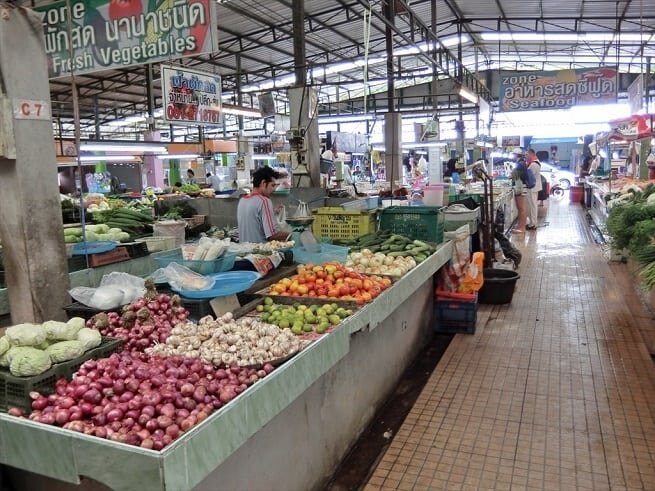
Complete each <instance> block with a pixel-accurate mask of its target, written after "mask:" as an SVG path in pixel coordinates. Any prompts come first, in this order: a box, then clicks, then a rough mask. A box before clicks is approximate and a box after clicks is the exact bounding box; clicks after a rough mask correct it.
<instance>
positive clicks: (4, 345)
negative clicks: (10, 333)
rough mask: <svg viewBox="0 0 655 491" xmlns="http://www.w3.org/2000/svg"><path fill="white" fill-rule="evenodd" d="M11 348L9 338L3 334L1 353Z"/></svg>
mask: <svg viewBox="0 0 655 491" xmlns="http://www.w3.org/2000/svg"><path fill="white" fill-rule="evenodd" d="M9 348H11V344H9V340H8V339H7V338H6V337H5V336H2V337H1V338H0V355H4V354H5V353H6V352H7V351H9Z"/></svg>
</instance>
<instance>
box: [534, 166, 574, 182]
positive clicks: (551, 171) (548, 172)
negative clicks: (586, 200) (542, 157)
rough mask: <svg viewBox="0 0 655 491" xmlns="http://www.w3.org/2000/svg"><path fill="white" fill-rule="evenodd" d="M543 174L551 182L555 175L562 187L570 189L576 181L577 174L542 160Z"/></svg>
mask: <svg viewBox="0 0 655 491" xmlns="http://www.w3.org/2000/svg"><path fill="white" fill-rule="evenodd" d="M541 175H542V176H544V177H545V178H546V179H548V181H551V182H552V180H553V179H552V177H554V178H555V180H556V181H557V182H559V185H560V186H562V189H569V188H570V187H571V185H572V184H573V183H575V174H574V173H573V172H571V171H568V170H564V169H559V168H557V167H555V166H554V165H553V164H549V163H547V162H541Z"/></svg>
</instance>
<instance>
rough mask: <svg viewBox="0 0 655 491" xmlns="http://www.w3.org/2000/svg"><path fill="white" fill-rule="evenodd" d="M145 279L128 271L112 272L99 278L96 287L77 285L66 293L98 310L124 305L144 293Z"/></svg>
mask: <svg viewBox="0 0 655 491" xmlns="http://www.w3.org/2000/svg"><path fill="white" fill-rule="evenodd" d="M144 283H145V280H144V279H143V278H139V277H138V276H134V275H131V274H129V273H120V272H116V271H115V272H113V273H109V274H106V275H104V276H103V277H102V279H101V280H100V286H99V287H98V288H89V287H85V286H78V287H75V288H73V289H71V290H70V291H69V292H68V293H69V294H70V296H71V297H73V298H74V299H75V300H77V301H78V302H80V303H82V304H84V305H87V306H89V307H93V308H94V309H99V310H108V309H115V308H117V307H120V306H121V305H126V304H128V303H130V302H132V301H134V300H135V299H137V298H139V297H140V296H142V295H143V294H144V293H145V286H144Z"/></svg>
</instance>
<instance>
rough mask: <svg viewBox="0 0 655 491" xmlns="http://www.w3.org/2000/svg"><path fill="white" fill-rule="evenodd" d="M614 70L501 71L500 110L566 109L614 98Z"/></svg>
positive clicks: (611, 101)
mask: <svg viewBox="0 0 655 491" xmlns="http://www.w3.org/2000/svg"><path fill="white" fill-rule="evenodd" d="M617 83H618V77H617V70H616V68H611V67H599V68H582V69H576V70H560V71H553V72H542V71H540V72H502V73H501V75H500V96H499V105H498V107H499V110H500V111H525V110H532V109H534V110H540V109H566V108H569V107H573V106H576V105H583V104H608V103H613V102H616V93H617Z"/></svg>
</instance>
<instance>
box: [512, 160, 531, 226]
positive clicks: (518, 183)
mask: <svg viewBox="0 0 655 491" xmlns="http://www.w3.org/2000/svg"><path fill="white" fill-rule="evenodd" d="M512 154H513V157H514V159H515V161H516V165H515V166H514V170H513V171H512V183H513V185H514V200H515V202H516V211H517V212H518V218H517V219H516V227H514V228H513V229H512V233H515V234H522V233H525V227H526V224H527V219H528V203H527V200H528V198H527V194H528V188H527V186H526V182H527V178H526V176H527V172H528V167H527V165H526V163H525V160H524V159H523V149H522V148H521V147H514V150H512Z"/></svg>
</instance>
